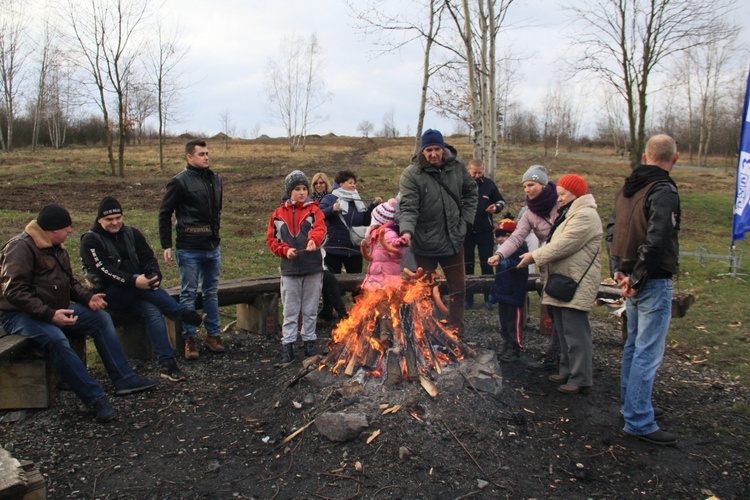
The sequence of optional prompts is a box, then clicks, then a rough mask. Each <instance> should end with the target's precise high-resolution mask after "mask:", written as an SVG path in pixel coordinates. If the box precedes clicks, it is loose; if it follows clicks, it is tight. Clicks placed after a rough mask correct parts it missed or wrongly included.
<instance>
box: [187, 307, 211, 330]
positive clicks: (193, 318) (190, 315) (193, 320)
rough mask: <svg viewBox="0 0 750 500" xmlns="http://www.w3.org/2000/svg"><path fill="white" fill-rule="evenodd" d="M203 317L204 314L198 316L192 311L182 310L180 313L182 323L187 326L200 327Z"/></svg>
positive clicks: (196, 312)
mask: <svg viewBox="0 0 750 500" xmlns="http://www.w3.org/2000/svg"><path fill="white" fill-rule="evenodd" d="M205 317H206V315H205V314H200V313H198V311H193V310H192V309H184V310H183V311H182V321H183V323H187V324H188V325H192V326H201V325H202V324H203V319H204V318H205Z"/></svg>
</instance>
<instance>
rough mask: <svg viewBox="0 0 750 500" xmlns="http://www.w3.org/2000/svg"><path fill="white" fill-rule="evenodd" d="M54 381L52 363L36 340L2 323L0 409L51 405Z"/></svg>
mask: <svg viewBox="0 0 750 500" xmlns="http://www.w3.org/2000/svg"><path fill="white" fill-rule="evenodd" d="M54 384H55V381H54V375H53V370H52V365H51V363H50V362H49V360H48V359H47V357H46V356H44V354H43V353H41V352H40V351H39V350H37V349H36V347H35V346H34V342H33V341H31V340H29V339H27V338H26V337H21V336H20V335H8V334H7V333H6V332H5V331H4V330H3V329H2V328H1V327H0V409H2V410H7V409H26V408H48V407H50V406H52V405H53V404H54V391H51V390H50V389H49V388H50V387H54Z"/></svg>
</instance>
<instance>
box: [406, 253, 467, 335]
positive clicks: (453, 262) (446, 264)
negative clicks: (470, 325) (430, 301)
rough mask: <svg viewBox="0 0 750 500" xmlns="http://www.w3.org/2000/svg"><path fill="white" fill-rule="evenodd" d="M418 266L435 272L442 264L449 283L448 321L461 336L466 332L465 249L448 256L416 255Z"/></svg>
mask: <svg viewBox="0 0 750 500" xmlns="http://www.w3.org/2000/svg"><path fill="white" fill-rule="evenodd" d="M414 258H415V259H416V261H417V266H419V267H421V268H422V269H424V270H425V272H427V273H434V272H435V270H436V269H437V266H438V265H440V267H441V268H443V273H445V281H446V282H447V283H448V293H449V294H450V305H449V306H448V321H449V323H450V324H451V326H452V327H454V328H455V329H456V333H457V335H458V336H459V337H462V336H463V334H464V301H465V291H466V274H465V272H466V270H465V268H464V251H463V249H461V250H460V251H459V252H458V253H457V254H455V255H450V256H447V257H423V256H421V255H415V256H414Z"/></svg>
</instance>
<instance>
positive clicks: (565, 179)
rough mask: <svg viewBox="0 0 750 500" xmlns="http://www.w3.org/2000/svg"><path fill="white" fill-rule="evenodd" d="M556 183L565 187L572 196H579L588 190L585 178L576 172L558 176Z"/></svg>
mask: <svg viewBox="0 0 750 500" xmlns="http://www.w3.org/2000/svg"><path fill="white" fill-rule="evenodd" d="M557 185H558V186H560V187H562V188H565V189H567V190H568V191H569V192H570V193H571V194H573V196H575V197H576V198H580V197H581V196H583V195H584V194H586V192H587V191H588V189H589V188H588V186H587V185H586V180H585V179H584V178H583V177H581V176H580V175H577V174H567V175H563V176H562V177H560V180H559V181H557Z"/></svg>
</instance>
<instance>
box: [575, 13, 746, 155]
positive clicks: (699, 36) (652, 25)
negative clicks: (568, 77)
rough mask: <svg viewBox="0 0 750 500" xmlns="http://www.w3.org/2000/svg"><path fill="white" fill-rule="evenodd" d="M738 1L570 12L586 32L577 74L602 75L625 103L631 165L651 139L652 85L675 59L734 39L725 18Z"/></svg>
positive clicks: (578, 36) (580, 38) (578, 38)
mask: <svg viewBox="0 0 750 500" xmlns="http://www.w3.org/2000/svg"><path fill="white" fill-rule="evenodd" d="M734 3H735V0H717V1H715V2H705V1H703V0H682V1H679V2H675V1H672V0H588V1H587V2H586V3H585V4H584V5H578V4H577V5H576V6H574V7H569V8H570V10H571V11H572V13H573V19H574V21H576V22H577V23H578V24H579V26H580V27H581V29H580V30H579V32H577V33H575V34H574V35H573V38H572V40H573V43H574V44H577V45H578V46H580V47H581V48H582V49H583V52H582V55H581V56H580V57H579V58H578V60H577V63H576V64H575V65H574V68H573V70H574V71H590V72H593V73H595V74H597V75H598V76H599V77H601V78H602V79H603V80H604V81H606V82H607V83H608V84H609V85H611V86H612V87H613V88H614V89H615V90H616V91H617V93H618V94H619V95H620V96H621V97H622V98H623V99H624V100H625V102H626V105H627V116H628V126H629V135H630V145H631V146H630V165H631V167H633V168H635V167H636V166H637V165H638V164H639V163H640V159H641V154H642V152H643V149H644V147H645V140H646V111H647V109H648V97H649V92H650V90H651V89H650V87H649V84H650V82H651V79H652V77H653V76H654V74H655V72H657V71H658V70H659V69H660V68H663V66H664V64H665V63H666V62H667V61H668V60H669V59H670V58H671V57H672V56H674V55H675V54H679V53H681V52H683V51H685V50H687V49H689V48H691V47H695V46H698V45H701V44H703V43H705V42H706V41H707V40H711V39H717V38H723V37H725V36H727V35H728V32H727V31H726V28H727V26H726V25H725V24H724V23H723V21H722V19H723V18H724V17H725V16H726V15H727V13H728V12H729V11H730V9H731V7H732V6H733V5H734Z"/></svg>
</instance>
